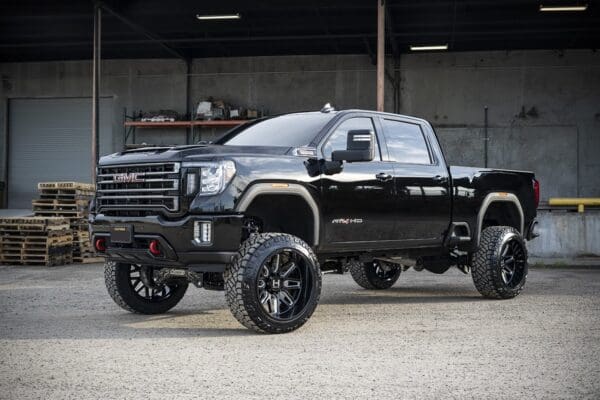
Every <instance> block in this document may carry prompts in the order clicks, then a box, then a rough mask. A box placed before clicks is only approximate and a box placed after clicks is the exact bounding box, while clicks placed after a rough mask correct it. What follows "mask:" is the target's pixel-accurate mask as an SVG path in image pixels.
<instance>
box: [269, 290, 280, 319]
mask: <svg viewBox="0 0 600 400" xmlns="http://www.w3.org/2000/svg"><path fill="white" fill-rule="evenodd" d="M269 306H270V307H271V314H272V315H273V316H277V315H279V299H278V298H277V296H276V295H274V294H272V295H270V297H269Z"/></svg>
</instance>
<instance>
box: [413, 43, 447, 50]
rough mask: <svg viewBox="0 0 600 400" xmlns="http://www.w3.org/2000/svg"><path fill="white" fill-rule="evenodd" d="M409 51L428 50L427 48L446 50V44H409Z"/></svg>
mask: <svg viewBox="0 0 600 400" xmlns="http://www.w3.org/2000/svg"><path fill="white" fill-rule="evenodd" d="M410 50H411V51H429V50H448V45H447V44H440V45H434V46H410Z"/></svg>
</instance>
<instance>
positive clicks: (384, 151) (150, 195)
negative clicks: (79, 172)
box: [90, 107, 539, 333]
mask: <svg viewBox="0 0 600 400" xmlns="http://www.w3.org/2000/svg"><path fill="white" fill-rule="evenodd" d="M96 182H97V192H96V197H95V201H94V204H93V206H92V210H91V211H92V212H91V216H90V222H91V231H92V232H91V233H92V240H93V243H94V246H95V249H96V251H97V252H98V253H100V254H102V255H104V256H105V257H106V265H105V280H106V286H107V288H108V292H109V294H110V296H111V297H112V298H113V300H114V301H115V302H116V303H117V304H118V305H119V306H121V307H122V308H124V309H126V310H128V311H131V312H137V313H144V314H156V313H164V312H166V311H168V310H169V309H171V308H172V307H174V306H175V305H176V304H177V303H178V302H179V301H180V300H181V298H182V297H183V296H184V294H185V292H186V290H187V288H188V285H189V284H190V283H191V284H193V285H195V286H197V287H204V288H206V289H211V290H224V291H225V295H226V299H227V303H228V305H229V307H230V309H231V312H232V313H233V315H234V316H235V318H236V319H237V320H238V321H239V322H240V323H241V324H243V325H244V326H246V327H248V328H250V329H254V330H256V331H258V332H268V333H282V332H289V331H292V330H294V329H297V328H298V327H300V326H301V325H303V324H304V323H305V322H306V321H307V320H308V319H309V318H310V316H311V315H312V314H313V312H314V311H315V308H316V306H317V303H318V301H319V296H320V293H321V273H322V272H336V273H344V272H347V271H349V272H350V274H351V275H352V278H353V279H354V280H355V281H356V283H357V284H358V285H360V286H361V287H363V288H365V289H368V290H377V289H387V288H390V287H391V286H392V285H393V284H394V283H395V282H396V281H397V280H398V278H399V276H400V274H401V272H402V271H404V270H406V269H408V268H414V269H415V270H418V271H421V270H423V269H425V270H427V271H430V272H433V273H436V274H441V273H444V272H446V271H447V270H448V269H449V268H451V267H457V268H458V269H460V270H461V271H462V272H464V273H465V274H468V273H470V274H471V276H472V278H473V282H474V284H475V287H476V288H477V290H478V291H479V292H480V293H481V294H482V295H483V296H484V297H487V298H494V299H508V298H513V297H515V296H517V295H518V294H519V292H520V291H521V290H522V289H523V286H524V284H525V280H526V277H527V248H526V240H531V239H533V238H534V237H535V236H537V229H536V220H535V218H536V208H537V204H538V200H539V184H538V182H537V181H536V179H535V176H534V174H533V173H531V172H521V171H511V170H500V169H487V168H468V167H454V166H448V165H446V161H445V159H444V154H443V152H442V149H441V148H440V145H439V142H438V139H437V137H436V134H435V132H434V130H433V128H432V126H431V125H430V124H429V123H428V122H427V121H425V120H422V119H419V118H413V117H408V116H403V115H396V114H388V113H381V112H372V111H363V110H345V111H335V110H333V109H332V108H330V107H325V108H324V109H323V110H321V111H320V112H303V113H293V114H285V115H280V116H275V117H267V118H261V119H258V120H254V121H251V122H247V123H245V124H242V125H241V126H239V127H236V128H234V129H232V130H231V131H229V132H228V133H226V134H225V135H224V136H223V137H222V138H221V139H220V140H218V141H217V142H215V143H214V144H210V143H206V144H197V145H189V146H176V147H152V148H142V149H137V150H129V151H124V152H120V153H116V154H112V155H109V156H105V157H102V159H101V160H100V162H99V165H98V170H97V180H96Z"/></svg>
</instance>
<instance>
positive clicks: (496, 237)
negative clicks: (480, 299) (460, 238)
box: [471, 226, 528, 299]
mask: <svg viewBox="0 0 600 400" xmlns="http://www.w3.org/2000/svg"><path fill="white" fill-rule="evenodd" d="M527 273H528V266H527V247H526V246H525V241H524V240H523V237H522V236H521V234H520V233H519V231H517V230H516V229H515V228H513V227H510V226H490V227H488V228H485V229H484V230H483V232H481V239H480V243H479V248H478V249H477V251H476V252H475V253H473V255H472V257H471V276H472V277H473V283H474V284H475V287H476V288H477V290H478V291H479V293H481V295H483V296H484V297H488V298H492V299H510V298H513V297H515V296H517V295H518V294H519V293H520V292H521V291H522V290H523V287H524V286H525V282H526V281H527Z"/></svg>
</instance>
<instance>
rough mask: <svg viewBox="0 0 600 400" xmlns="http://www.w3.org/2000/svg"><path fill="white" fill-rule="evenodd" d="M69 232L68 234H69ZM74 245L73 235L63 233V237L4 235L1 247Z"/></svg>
mask: <svg viewBox="0 0 600 400" xmlns="http://www.w3.org/2000/svg"><path fill="white" fill-rule="evenodd" d="M67 232H68V233H67ZM67 243H68V244H72V243H73V234H72V233H71V232H70V231H63V233H62V234H61V235H54V236H26V235H3V236H1V237H0V245H2V246H6V245H23V246H25V245H30V246H42V245H43V246H46V247H51V246H54V245H59V244H67Z"/></svg>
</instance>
